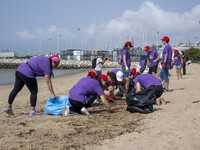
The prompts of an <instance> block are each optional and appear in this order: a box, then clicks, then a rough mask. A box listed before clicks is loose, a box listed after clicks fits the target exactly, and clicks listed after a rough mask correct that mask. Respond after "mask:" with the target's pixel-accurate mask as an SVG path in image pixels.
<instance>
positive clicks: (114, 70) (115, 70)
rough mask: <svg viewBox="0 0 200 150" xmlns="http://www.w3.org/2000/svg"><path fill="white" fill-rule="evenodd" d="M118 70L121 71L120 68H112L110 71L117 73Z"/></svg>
mask: <svg viewBox="0 0 200 150" xmlns="http://www.w3.org/2000/svg"><path fill="white" fill-rule="evenodd" d="M118 71H122V70H120V69H113V70H111V72H113V73H115V74H117V72H118Z"/></svg>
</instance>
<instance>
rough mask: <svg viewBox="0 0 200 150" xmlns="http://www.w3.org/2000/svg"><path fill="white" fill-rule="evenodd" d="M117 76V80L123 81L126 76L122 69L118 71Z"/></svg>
mask: <svg viewBox="0 0 200 150" xmlns="http://www.w3.org/2000/svg"><path fill="white" fill-rule="evenodd" d="M116 78H117V81H120V82H121V81H122V80H123V78H124V74H123V72H122V71H118V72H117V73H116Z"/></svg>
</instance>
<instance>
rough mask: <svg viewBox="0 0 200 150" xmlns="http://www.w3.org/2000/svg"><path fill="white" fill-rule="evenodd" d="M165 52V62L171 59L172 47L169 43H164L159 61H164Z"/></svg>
mask: <svg viewBox="0 0 200 150" xmlns="http://www.w3.org/2000/svg"><path fill="white" fill-rule="evenodd" d="M165 54H168V57H167V62H166V63H170V62H171V61H172V47H171V45H169V44H167V45H165V48H164V50H163V53H162V62H161V63H164V59H165Z"/></svg>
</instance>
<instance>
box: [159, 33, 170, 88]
mask: <svg viewBox="0 0 200 150" xmlns="http://www.w3.org/2000/svg"><path fill="white" fill-rule="evenodd" d="M161 40H162V42H163V44H164V46H165V47H164V49H163V52H162V59H161V66H162V67H161V69H160V78H161V80H162V82H163V86H164V91H169V69H170V67H171V63H172V47H171V45H169V40H170V39H169V37H168V36H164V37H163V38H162V39H161Z"/></svg>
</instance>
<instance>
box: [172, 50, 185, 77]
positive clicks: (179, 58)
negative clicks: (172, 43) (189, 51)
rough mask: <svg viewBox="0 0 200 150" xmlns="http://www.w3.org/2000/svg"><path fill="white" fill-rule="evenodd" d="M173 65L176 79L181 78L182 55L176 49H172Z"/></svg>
mask: <svg viewBox="0 0 200 150" xmlns="http://www.w3.org/2000/svg"><path fill="white" fill-rule="evenodd" d="M172 64H173V65H175V69H176V75H177V79H178V80H179V79H182V74H181V68H182V67H183V65H184V64H183V59H182V55H181V54H180V53H179V51H178V50H177V49H175V50H174V59H173V63H172Z"/></svg>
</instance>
